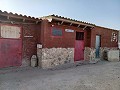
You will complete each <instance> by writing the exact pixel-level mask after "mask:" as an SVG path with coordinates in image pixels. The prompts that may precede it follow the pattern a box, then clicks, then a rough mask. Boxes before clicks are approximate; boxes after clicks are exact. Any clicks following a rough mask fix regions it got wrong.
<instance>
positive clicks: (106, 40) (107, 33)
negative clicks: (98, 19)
mask: <svg viewBox="0 0 120 90" xmlns="http://www.w3.org/2000/svg"><path fill="white" fill-rule="evenodd" d="M113 32H115V33H117V34H118V31H116V30H111V29H107V28H102V27H95V28H94V29H93V30H92V31H91V47H95V38H96V35H101V47H118V42H116V41H114V42H111V36H112V33H113Z"/></svg>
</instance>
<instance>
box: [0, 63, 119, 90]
mask: <svg viewBox="0 0 120 90" xmlns="http://www.w3.org/2000/svg"><path fill="white" fill-rule="evenodd" d="M0 90H120V62H107V61H100V62H99V63H97V64H87V65H77V66H76V65H72V66H69V67H68V66H67V67H66V66H65V67H62V68H61V67H58V68H54V69H49V70H42V69H40V68H37V67H36V68H31V67H24V68H7V69H0Z"/></svg>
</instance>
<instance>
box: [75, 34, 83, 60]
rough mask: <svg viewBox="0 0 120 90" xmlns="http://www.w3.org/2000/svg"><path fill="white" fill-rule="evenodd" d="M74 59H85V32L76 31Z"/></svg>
mask: <svg viewBox="0 0 120 90" xmlns="http://www.w3.org/2000/svg"><path fill="white" fill-rule="evenodd" d="M74 54H75V55H74V60H75V61H80V60H84V32H76V40H75V53H74Z"/></svg>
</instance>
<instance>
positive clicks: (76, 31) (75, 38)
mask: <svg viewBox="0 0 120 90" xmlns="http://www.w3.org/2000/svg"><path fill="white" fill-rule="evenodd" d="M77 32H83V33H84V39H83V42H84V43H85V36H86V33H85V31H75V41H74V62H77V61H76V60H75V44H76V33H77ZM83 47H84V49H85V44H84V46H83ZM83 52H84V51H83ZM83 55H84V54H83ZM83 60H84V57H83ZM79 61H82V60H79Z"/></svg>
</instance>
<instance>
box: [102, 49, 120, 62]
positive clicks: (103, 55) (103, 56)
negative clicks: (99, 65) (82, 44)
mask: <svg viewBox="0 0 120 90" xmlns="http://www.w3.org/2000/svg"><path fill="white" fill-rule="evenodd" d="M117 49H118V48H117V47H110V48H108V47H101V48H100V59H101V60H103V59H107V58H105V57H106V56H105V55H106V53H105V52H107V51H110V50H117Z"/></svg>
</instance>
